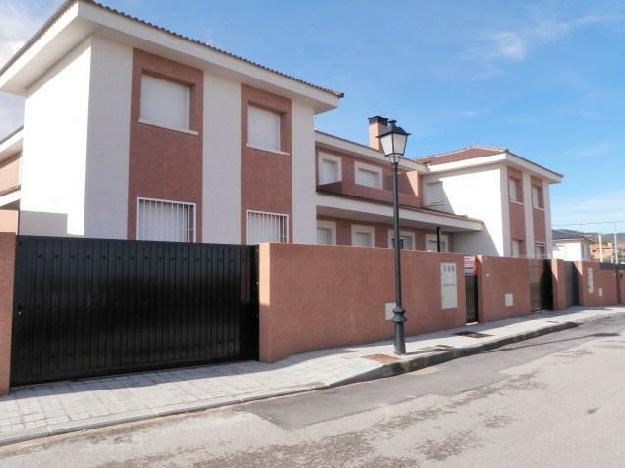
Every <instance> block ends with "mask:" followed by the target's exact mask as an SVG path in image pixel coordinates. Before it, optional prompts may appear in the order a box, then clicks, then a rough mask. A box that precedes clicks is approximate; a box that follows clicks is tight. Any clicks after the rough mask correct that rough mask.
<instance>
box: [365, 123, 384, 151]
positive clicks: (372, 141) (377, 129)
mask: <svg viewBox="0 0 625 468" xmlns="http://www.w3.org/2000/svg"><path fill="white" fill-rule="evenodd" d="M387 125H388V119H387V118H385V117H380V116H379V115H375V116H373V117H369V146H371V148H373V149H375V150H378V151H381V150H382V147H381V146H380V140H378V138H377V136H378V135H380V134H381V133H382V132H384V130H386V126H387Z"/></svg>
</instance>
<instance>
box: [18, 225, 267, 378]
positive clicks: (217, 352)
mask: <svg viewBox="0 0 625 468" xmlns="http://www.w3.org/2000/svg"><path fill="white" fill-rule="evenodd" d="M15 269H16V271H15V297H14V314H13V344H12V353H11V356H12V358H11V359H12V360H11V384H12V385H24V384H32V383H39V382H45V381H51V380H60V379H70V378H79V377H89V376H97V375H106V374H113V373H122V372H130V371H139V370H147V369H156V368H164V367H174V366H183V365H195V364H201V363H208V362H216V361H229V360H240V359H255V358H257V353H258V288H257V280H256V278H257V266H256V251H255V247H251V246H239V245H213V244H185V243H170V242H141V241H121V240H95V239H82V238H81V239H68V238H46V237H27V236H19V237H18V241H17V253H16V266H15Z"/></svg>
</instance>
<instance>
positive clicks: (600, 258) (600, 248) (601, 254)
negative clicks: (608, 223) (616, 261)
mask: <svg viewBox="0 0 625 468" xmlns="http://www.w3.org/2000/svg"><path fill="white" fill-rule="evenodd" d="M599 261H600V262H601V263H603V238H602V237H601V233H599Z"/></svg>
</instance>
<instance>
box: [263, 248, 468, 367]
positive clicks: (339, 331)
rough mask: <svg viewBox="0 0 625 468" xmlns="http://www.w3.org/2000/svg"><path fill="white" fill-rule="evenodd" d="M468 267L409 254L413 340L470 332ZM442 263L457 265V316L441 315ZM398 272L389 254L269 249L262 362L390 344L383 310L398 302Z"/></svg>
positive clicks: (407, 296) (447, 258)
mask: <svg viewBox="0 0 625 468" xmlns="http://www.w3.org/2000/svg"><path fill="white" fill-rule="evenodd" d="M463 260H464V257H463V255H461V254H451V253H444V254H443V253H440V254H439V253H428V252H419V251H404V252H402V281H403V303H404V308H405V309H406V318H407V319H408V321H407V322H406V324H405V327H406V336H413V335H418V334H421V333H427V332H431V331H435V330H445V329H449V328H455V327H459V326H463V325H464V324H465V322H466V302H465V284H464V271H463ZM441 262H453V263H455V264H456V274H457V284H458V307H457V308H453V309H447V310H442V309H441V285H440V264H441ZM393 268H394V262H393V252H392V251H391V250H390V249H368V248H358V247H343V246H332V247H327V246H313V245H285V244H262V245H261V246H260V257H259V290H260V360H261V361H263V362H274V361H276V360H279V359H282V358H284V357H287V356H289V355H291V354H295V353H301V352H304V351H312V350H318V349H326V348H337V347H342V346H350V345H360V344H366V343H372V342H375V341H379V340H385V339H389V338H391V337H392V336H393V322H391V321H388V320H385V316H384V306H385V303H391V302H394V299H395V290H394V273H393V272H394V270H393Z"/></svg>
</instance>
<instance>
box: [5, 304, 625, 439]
mask: <svg viewBox="0 0 625 468" xmlns="http://www.w3.org/2000/svg"><path fill="white" fill-rule="evenodd" d="M617 314H625V307H602V308H590V309H588V308H580V307H577V308H571V309H568V310H566V311H557V312H540V313H536V314H532V315H529V316H525V317H517V318H510V319H505V320H499V321H495V322H488V323H483V324H475V325H470V326H466V327H462V328H458V329H454V330H446V331H442V332H436V333H429V334H425V335H419V336H415V337H410V338H408V339H407V340H406V355H404V356H401V357H397V356H394V354H393V345H392V342H391V341H384V342H379V343H373V344H370V345H365V346H353V347H345V348H339V349H331V350H323V351H313V352H308V353H301V354H298V355H294V356H290V357H288V358H286V359H283V360H281V361H278V362H276V363H273V364H263V363H260V362H255V361H246V362H237V363H230V364H219V365H209V366H198V367H189V368H182V369H171V370H160V371H152V372H143V373H136V374H128V375H120V376H112V377H102V378H95V379H83V380H75V381H66V382H55V383H49V384H42V385H33V386H29V387H21V388H16V389H14V390H13V391H12V393H11V394H10V395H6V396H3V397H0V445H5V444H11V443H16V442H20V441H25V440H30V439H34V438H38V437H45V436H48V435H54V434H61V433H66V432H72V431H78V430H84V429H93V428H100V427H105V426H111V425H115V424H122V423H128V422H135V421H140V420H144V419H150V418H155V417H160V416H167V415H173V414H180V413H186V412H191V411H199V410H203V409H209V408H215V407H219V406H226V405H232V404H237V403H243V402H247V401H253V400H258V399H263V398H272V397H276V396H283V395H289V394H293V393H299V392H305V391H311V390H318V389H323V388H329V387H333V386H339V385H346V384H350V383H355V382H361V381H366V380H372V379H379V378H385V377H390V376H393V375H397V374H401V373H405V372H411V371H415V370H419V369H423V368H426V367H429V366H432V365H435V364H439V363H441V362H445V361H449V360H451V359H456V358H459V357H463V356H468V355H471V354H475V353H479V352H482V351H485V350H490V349H494V348H497V347H500V346H504V345H506V344H510V343H514V342H516V341H521V340H525V339H529V338H533V337H536V336H540V335H544V334H546V333H553V332H556V331H559V330H564V329H567V328H571V327H576V326H580V325H581V324H583V323H585V322H588V321H594V320H600V319H602V318H606V317H610V316H614V315H617ZM462 332H472V333H469V334H468V335H462V334H461V335H458V333H462Z"/></svg>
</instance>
